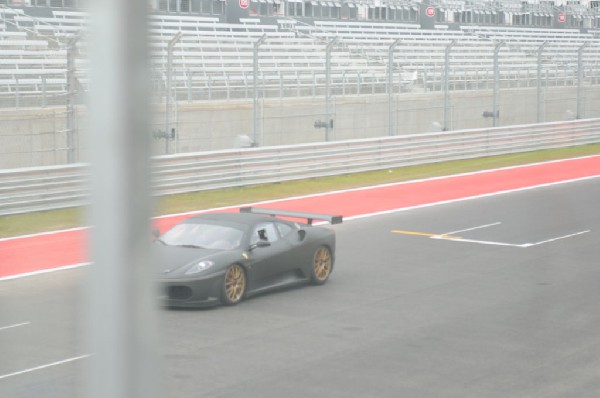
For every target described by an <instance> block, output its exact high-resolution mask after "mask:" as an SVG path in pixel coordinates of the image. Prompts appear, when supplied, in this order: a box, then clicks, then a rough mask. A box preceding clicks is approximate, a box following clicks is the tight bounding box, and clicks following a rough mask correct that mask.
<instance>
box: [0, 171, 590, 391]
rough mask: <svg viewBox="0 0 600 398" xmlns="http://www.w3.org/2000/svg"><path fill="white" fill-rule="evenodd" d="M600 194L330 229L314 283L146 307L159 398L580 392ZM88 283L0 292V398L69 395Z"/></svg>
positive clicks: (543, 196)
mask: <svg viewBox="0 0 600 398" xmlns="http://www.w3.org/2000/svg"><path fill="white" fill-rule="evenodd" d="M599 198H600V186H599V185H598V179H591V180H587V181H580V182H573V183H569V184H565V185H559V186H552V187H545V188H539V189H535V190H530V191H523V192H515V193H511V194H505V195H501V196H494V197H487V198H479V199H476V200H470V201H465V202H457V203H450V204H444V205H438V206H432V207H426V208H421V209H413V210H408V211H403V212H397V213H393V214H387V215H382V216H377V217H370V218H364V219H357V220H352V221H350V222H347V223H345V224H342V225H339V226H336V227H335V229H336V231H337V234H338V235H337V236H338V249H337V263H336V268H335V270H334V273H333V275H332V278H331V279H330V281H329V282H328V283H327V284H326V285H325V286H321V287H310V286H308V287H302V288H297V289H292V290H287V291H284V292H277V293H273V294H268V295H263V296H259V297H254V298H252V299H249V300H248V301H246V302H243V303H242V304H241V305H239V306H236V307H232V308H223V307H219V308H216V309H209V310H178V311H167V310H160V312H159V318H160V323H161V325H160V329H161V343H160V344H159V347H158V351H159V353H160V356H161V357H162V358H163V364H162V371H161V374H160V375H161V383H162V390H163V394H161V395H162V396H165V397H183V396H186V397H233V396H245V397H283V396H285V397H308V396H310V397H364V396H376V397H400V396H402V397H439V396H444V397H482V396H485V397H506V396H544V397H550V396H579V397H585V396H594V394H596V393H597V391H598V390H599V389H600V379H599V378H598V377H597V376H598V369H600V336H599V335H598V333H597V330H598V328H599V327H600V312H599V311H598V310H597V303H598V301H599V299H600V267H599V266H598V258H600V247H599V245H598V242H599V241H600V239H599V238H600V236H599V232H598V231H600V214H599V212H598V210H597V203H598V199H599ZM492 224H493V226H491V225H492ZM481 226H489V227H487V228H477V227H481ZM392 231H409V232H415V234H398V233H394V232H392ZM455 231H461V232H457V234H459V235H460V236H461V239H463V240H462V241H457V240H453V239H448V238H439V237H440V236H444V235H448V234H450V233H451V232H455ZM582 231H588V232H586V233H581V234H577V235H574V234H576V233H578V232H582ZM568 235H572V236H568ZM436 236H437V238H436ZM566 236H568V237H566ZM557 237H565V238H563V239H556V240H554V238H557ZM475 242H496V243H507V244H508V245H489V244H478V243H475ZM538 242H544V243H543V244H537V245H531V246H527V247H518V245H524V244H527V243H538ZM86 272H87V269H86V268H79V269H74V270H69V271H63V272H59V273H54V274H47V275H39V276H35V277H31V278H26V279H19V280H11V281H5V282H3V284H2V285H0V313H1V314H2V318H1V319H2V322H1V323H0V347H1V351H2V353H3V355H2V358H3V359H2V360H0V396H2V397H32V396H44V397H76V396H81V394H82V377H81V376H82V374H83V368H84V367H85V363H86V360H87V359H86V357H82V356H84V355H87V354H88V353H86V352H85V348H84V344H83V341H82V337H81V336H82V335H83V330H82V329H83V328H82V324H81V311H82V310H83V308H84V305H83V303H82V300H83V298H82V297H83V295H82V292H81V287H82V280H83V278H84V276H85V273H86ZM14 325H20V326H14ZM5 326H14V327H10V328H6V329H2V327H5ZM7 359H8V360H7ZM69 359H72V360H70V361H67V362H62V361H66V360H69ZM45 365H51V366H46V367H42V366H45Z"/></svg>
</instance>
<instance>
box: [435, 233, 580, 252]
mask: <svg viewBox="0 0 600 398" xmlns="http://www.w3.org/2000/svg"><path fill="white" fill-rule="evenodd" d="M588 232H590V230H586V231H581V232H577V233H574V234H569V235H564V236H559V237H557V238H552V239H547V240H543V241H541V242H536V243H524V244H514V243H504V242H491V241H485V240H476V239H463V238H448V237H445V236H444V235H435V236H431V237H430V238H431V239H441V240H451V241H453V242H465V243H476V244H480V245H492V246H508V247H519V248H523V249H526V248H528V247H533V246H539V245H543V244H544V243H550V242H555V241H557V240H560V239H566V238H571V237H574V236H579V235H583V234H586V233H588Z"/></svg>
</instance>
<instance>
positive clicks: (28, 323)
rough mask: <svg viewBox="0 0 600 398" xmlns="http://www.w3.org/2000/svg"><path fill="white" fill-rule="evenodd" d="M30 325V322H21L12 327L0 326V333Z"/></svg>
mask: <svg viewBox="0 0 600 398" xmlns="http://www.w3.org/2000/svg"><path fill="white" fill-rule="evenodd" d="M30 324H31V322H22V323H15V324H14V325H8V326H0V331H2V330H7V329H13V328H18V327H19V326H26V325H30Z"/></svg>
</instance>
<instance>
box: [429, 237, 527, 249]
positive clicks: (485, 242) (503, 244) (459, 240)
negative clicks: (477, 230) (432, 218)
mask: <svg viewBox="0 0 600 398" xmlns="http://www.w3.org/2000/svg"><path fill="white" fill-rule="evenodd" d="M431 239H440V240H451V241H453V242H465V243H477V244H479V245H491V246H508V247H524V246H523V245H516V244H513V243H504V242H491V241H487V240H475V239H462V238H444V237H443V236H432V237H431Z"/></svg>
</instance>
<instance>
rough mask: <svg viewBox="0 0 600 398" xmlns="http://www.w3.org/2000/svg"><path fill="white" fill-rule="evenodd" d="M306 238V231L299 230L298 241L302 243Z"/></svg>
mask: <svg viewBox="0 0 600 398" xmlns="http://www.w3.org/2000/svg"><path fill="white" fill-rule="evenodd" d="M304 238H306V230H304V229H300V230H298V239H300V242H302V241H303V240H304Z"/></svg>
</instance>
